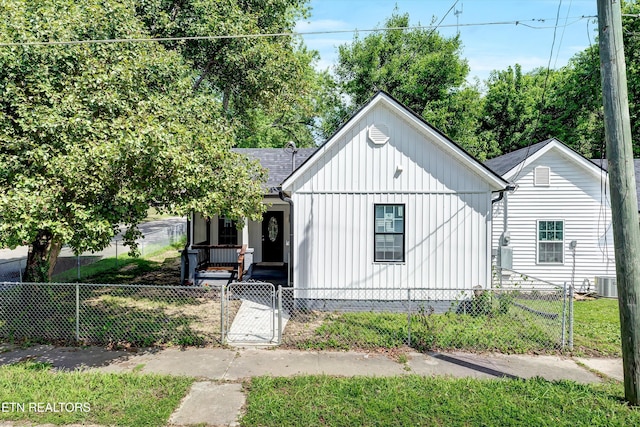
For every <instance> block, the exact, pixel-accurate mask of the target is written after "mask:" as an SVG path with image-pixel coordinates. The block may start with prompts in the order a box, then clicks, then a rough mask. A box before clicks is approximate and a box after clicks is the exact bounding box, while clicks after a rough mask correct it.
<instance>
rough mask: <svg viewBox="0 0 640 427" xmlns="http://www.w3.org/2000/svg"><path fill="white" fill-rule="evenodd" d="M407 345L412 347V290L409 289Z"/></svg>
mask: <svg viewBox="0 0 640 427" xmlns="http://www.w3.org/2000/svg"><path fill="white" fill-rule="evenodd" d="M407 345H408V346H409V347H411V289H407Z"/></svg>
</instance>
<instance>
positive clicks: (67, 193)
mask: <svg viewBox="0 0 640 427" xmlns="http://www.w3.org/2000/svg"><path fill="white" fill-rule="evenodd" d="M134 4H135V2H133V1H130V0H121V1H119V0H112V1H106V2H105V1H101V0H84V1H82V2H75V1H70V0H48V1H42V2H28V1H22V0H12V1H8V2H4V3H2V5H1V6H0V13H2V15H3V16H5V17H8V18H7V19H5V20H4V21H3V22H2V23H1V24H0V40H2V41H4V42H28V41H42V40H53V41H55V40H82V39H108V38H138V37H148V36H149V34H148V33H147V32H146V29H145V28H144V26H143V25H142V23H141V22H140V20H139V19H138V18H137V17H136V16H135V14H134ZM61 10H64V13H60V11H61ZM87 16H91V17H92V18H91V19H87ZM192 82H193V73H192V70H191V69H190V68H189V67H188V66H187V65H185V63H184V60H183V58H182V57H181V56H180V55H178V54H176V53H175V52H171V51H168V50H167V49H165V48H164V47H162V46H161V45H159V44H157V43H119V44H82V45H63V46H12V47H4V48H0V92H2V94H3V96H2V97H1V98H0V246H2V247H7V246H8V247H15V246H18V245H23V244H29V243H32V242H34V240H35V239H37V237H38V236H40V235H43V234H46V235H47V236H49V239H50V241H51V242H60V243H66V244H68V245H69V246H71V247H72V248H73V249H74V251H76V252H78V253H81V252H84V251H86V250H100V249H102V248H104V247H105V246H106V245H107V244H108V242H109V240H110V239H111V237H112V236H113V235H114V233H115V232H116V231H117V230H118V227H119V225H120V224H124V225H126V226H127V230H126V232H125V236H124V237H125V242H126V243H127V244H129V245H131V247H132V250H133V252H134V253H135V249H136V247H135V239H136V238H137V237H139V235H140V232H139V231H138V229H137V227H136V225H137V224H138V223H139V222H140V221H141V220H142V219H144V217H145V216H146V212H147V210H148V208H149V206H155V207H156V208H157V210H158V211H160V212H161V213H163V212H171V213H174V214H179V215H183V214H186V213H187V212H190V211H191V210H197V211H200V212H202V213H203V214H204V215H213V214H218V213H221V214H224V215H225V216H227V217H229V218H232V219H236V220H240V219H242V218H244V217H249V218H254V219H256V218H259V217H260V215H261V212H262V209H263V207H262V204H261V202H262V182H263V181H264V179H265V176H264V171H263V170H262V169H261V168H260V167H259V165H257V164H256V163H255V162H250V161H248V160H247V159H245V158H244V157H242V156H240V155H237V154H235V153H232V152H230V151H229V148H230V147H231V146H232V144H233V138H234V135H233V128H232V123H230V122H229V121H228V120H227V119H225V118H224V117H222V116H221V113H220V109H219V108H212V105H214V106H215V105H219V103H220V101H217V100H216V98H215V94H214V93H212V92H211V91H210V90H207V91H204V90H203V91H202V92H198V93H197V94H194V93H193V91H192ZM43 247H44V248H45V249H43V250H44V251H47V250H51V245H48V246H47V245H43ZM38 258H40V259H46V260H48V261H50V262H51V264H52V265H53V264H55V257H51V258H50V257H49V256H47V255H46V254H45V255H43V256H40V257H38Z"/></svg>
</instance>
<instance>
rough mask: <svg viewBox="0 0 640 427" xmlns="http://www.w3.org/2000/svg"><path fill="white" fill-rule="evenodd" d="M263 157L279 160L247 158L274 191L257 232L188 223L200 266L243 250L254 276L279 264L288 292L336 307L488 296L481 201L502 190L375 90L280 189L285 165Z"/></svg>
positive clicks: (487, 204) (218, 223)
mask: <svg viewBox="0 0 640 427" xmlns="http://www.w3.org/2000/svg"><path fill="white" fill-rule="evenodd" d="M273 153H279V154H274V156H279V157H280V159H279V161H278V162H276V161H274V162H272V164H270V165H269V164H265V163H269V162H268V161H265V158H266V156H267V152H266V151H263V152H259V151H253V152H247V154H248V155H254V157H257V158H260V160H261V161H262V163H263V165H264V166H266V167H267V168H268V169H269V171H270V173H269V176H270V177H269V181H270V184H269V186H273V187H275V186H277V187H279V188H273V187H271V188H270V190H269V191H267V195H266V196H265V203H272V204H271V205H270V206H269V208H268V211H267V213H266V214H265V215H264V217H263V221H262V222H261V223H253V222H249V223H248V224H247V225H246V226H245V229H244V230H242V231H240V232H237V233H236V234H233V232H231V231H230V227H232V226H233V224H231V223H230V222H229V221H227V222H225V221H224V220H220V219H213V220H211V221H209V225H208V226H207V225H206V224H207V222H206V221H205V220H204V219H203V218H200V217H198V216H197V215H195V216H194V221H193V224H192V230H193V234H194V237H193V239H192V242H199V241H200V242H208V243H207V244H208V245H209V246H211V248H210V249H209V250H208V251H209V252H208V254H206V255H205V259H204V260H205V261H207V263H209V264H212V262H213V261H215V260H214V255H212V254H213V253H214V252H215V250H217V249H216V248H215V247H214V246H220V244H227V243H233V244H235V245H236V246H235V247H233V252H234V253H235V251H236V250H237V248H238V247H239V246H242V245H247V247H248V248H249V250H251V248H253V250H254V251H253V262H254V263H255V264H254V265H255V266H260V265H261V264H265V263H268V265H269V266H270V267H273V266H277V265H285V264H286V263H289V262H290V263H291V264H292V267H293V268H292V269H291V271H290V273H289V274H290V277H289V279H290V280H289V281H290V283H291V284H293V285H294V286H295V287H296V288H307V289H311V288H316V289H317V288H323V289H331V290H336V291H340V290H347V289H348V290H350V292H338V293H337V294H336V293H335V292H331V295H333V297H335V298H342V299H349V298H363V297H365V298H373V299H388V300H398V299H406V297H407V292H406V289H407V288H409V287H411V288H415V287H422V288H430V289H442V290H445V289H471V288H472V287H474V286H478V285H479V286H482V287H489V286H490V283H491V223H492V200H493V199H495V198H497V197H498V195H499V193H500V192H502V191H504V190H505V188H506V187H507V182H506V181H505V180H504V179H502V178H501V177H500V176H499V175H497V174H496V173H494V172H493V171H492V170H490V169H489V168H487V167H486V166H484V165H483V164H482V163H480V162H478V161H477V160H476V159H475V158H473V157H472V156H471V155H470V154H468V153H467V152H465V151H464V150H463V149H462V148H460V147H459V146H458V145H456V144H455V143H454V142H453V141H451V140H450V139H448V138H447V137H446V136H444V135H443V134H442V133H440V132H439V131H437V130H436V129H434V128H433V127H431V126H430V125H429V124H428V123H426V122H425V121H424V120H423V119H422V118H421V117H420V116H418V115H416V114H414V113H413V112H411V111H409V110H408V109H407V108H405V107H404V106H402V105H401V104H400V103H399V102H398V101H396V100H395V99H394V98H392V97H391V96H390V95H388V94H386V93H384V92H379V93H378V94H377V95H375V96H374V97H373V98H372V99H371V100H370V101H369V102H368V103H367V104H366V105H364V106H363V107H362V108H361V109H360V110H359V111H357V112H356V113H355V114H354V115H353V116H352V117H351V119H350V120H349V121H348V122H347V123H345V124H344V125H343V126H342V127H341V128H340V129H339V130H338V131H337V132H336V133H335V134H334V135H333V136H332V137H331V138H330V139H329V140H328V141H326V143H325V144H324V145H322V146H320V147H319V148H318V149H317V150H315V151H313V152H312V153H311V152H310V151H305V152H302V153H301V152H299V153H298V156H299V157H298V159H297V160H298V161H296V164H295V165H294V167H293V169H294V172H293V173H291V174H290V175H289V176H286V175H285V176H284V177H283V178H282V179H281V180H280V181H279V182H278V184H281V185H276V184H275V182H274V180H276V181H277V180H278V179H279V177H280V176H282V175H283V173H284V171H285V170H291V169H289V165H291V157H290V156H289V155H287V154H282V153H283V151H282V150H280V149H274V150H273ZM282 156H289V157H282ZM303 158H306V160H305V161H304V162H300V161H301V160H302V159H303ZM276 163H277V164H280V165H285V166H282V167H280V166H277V164H276ZM300 163H301V164H300ZM275 190H279V192H276V191H275ZM278 193H279V197H278V196H277V194H278ZM292 224H293V227H291V225H292ZM207 227H208V228H207ZM225 229H227V230H228V231H229V232H225V231H224V230H225ZM227 235H229V236H227ZM220 236H223V237H220ZM197 247H198V245H193V248H197ZM193 248H192V249H193ZM220 249H221V250H224V249H225V248H224V247H222V248H220ZM212 251H213V252H212ZM215 256H219V255H215ZM214 265H215V264H214ZM381 288H385V289H386V288H393V290H392V291H391V292H389V291H385V292H382V291H380V292H376V291H375V290H376V289H381ZM354 289H355V290H365V289H366V290H368V291H366V292H365V291H362V292H355V293H353V292H352V291H353V290H354ZM372 290H373V291H372ZM318 292H319V291H318ZM318 292H316V293H315V294H314V296H311V295H310V294H307V295H306V297H308V298H314V297H315V296H318V295H320V294H319V293H318ZM325 297H326V294H325ZM443 297H444V296H442V295H441V296H440V298H443Z"/></svg>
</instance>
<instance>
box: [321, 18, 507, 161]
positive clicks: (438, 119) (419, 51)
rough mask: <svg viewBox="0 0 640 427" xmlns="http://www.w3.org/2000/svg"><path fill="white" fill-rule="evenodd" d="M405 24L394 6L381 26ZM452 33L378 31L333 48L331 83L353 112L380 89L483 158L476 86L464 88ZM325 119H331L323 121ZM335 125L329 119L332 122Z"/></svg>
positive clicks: (462, 66) (457, 42) (458, 44)
mask: <svg viewBox="0 0 640 427" xmlns="http://www.w3.org/2000/svg"><path fill="white" fill-rule="evenodd" d="M408 26H409V15H408V14H399V13H398V12H397V10H396V11H395V12H394V13H393V14H392V15H391V17H390V18H389V19H387V20H386V21H385V23H384V26H383V28H399V27H408ZM461 47H462V46H461V42H460V39H459V38H458V37H452V38H445V37H442V36H441V35H440V34H439V33H438V32H436V31H432V30H429V29H411V30H401V29H395V30H380V31H375V32H373V33H371V34H368V35H367V36H365V37H362V38H361V37H360V36H359V35H357V34H356V36H355V37H354V40H353V42H352V43H351V44H346V45H342V46H340V47H339V60H338V64H337V65H336V68H335V73H336V76H337V82H338V83H339V84H340V86H341V88H342V90H343V91H344V93H345V94H346V95H347V96H348V97H349V99H350V102H351V105H350V106H349V107H348V108H347V109H348V110H351V111H353V110H354V109H355V108H357V107H359V106H361V105H362V104H364V103H365V102H366V101H367V100H368V99H369V98H371V97H372V96H373V95H374V94H375V93H376V92H377V91H379V90H384V91H386V92H388V93H389V94H391V95H392V96H393V97H395V98H396V99H398V100H399V101H400V102H401V103H403V104H404V105H406V106H407V107H409V108H410V109H411V110H413V111H414V112H416V113H417V114H419V115H421V116H422V117H424V118H425V119H427V120H429V121H431V122H432V123H433V124H434V125H435V126H436V127H438V128H439V129H440V130H441V131H443V132H444V133H445V134H447V135H448V136H449V137H451V138H452V139H454V140H455V141H457V142H459V143H460V144H461V145H462V146H463V147H464V148H466V149H467V150H469V151H470V152H471V153H472V154H474V155H476V156H478V157H480V158H484V157H486V155H487V153H493V152H494V151H495V149H494V148H493V147H490V146H486V145H485V143H484V142H482V141H481V140H479V139H478V138H477V135H476V133H475V129H476V123H475V122H476V118H477V116H478V114H477V111H478V109H479V106H480V104H479V101H480V97H479V94H480V93H479V90H478V89H477V88H474V87H469V86H465V78H466V77H467V74H468V73H469V66H468V64H467V61H466V60H464V59H462V58H461V57H460V54H461ZM329 123H331V120H329ZM333 123H335V121H333Z"/></svg>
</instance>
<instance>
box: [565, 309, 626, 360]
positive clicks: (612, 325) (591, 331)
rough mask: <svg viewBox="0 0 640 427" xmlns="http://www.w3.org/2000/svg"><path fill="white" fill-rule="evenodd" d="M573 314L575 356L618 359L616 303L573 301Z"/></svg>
mask: <svg viewBox="0 0 640 427" xmlns="http://www.w3.org/2000/svg"><path fill="white" fill-rule="evenodd" d="M573 310H574V329H573V336H574V338H573V341H574V353H575V354H576V355H586V356H589V355H593V356H601V357H621V356H622V350H621V345H622V344H621V343H620V315H619V311H618V300H617V299H609V298H601V299H596V300H587V301H576V302H575V303H574V304H573Z"/></svg>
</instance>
